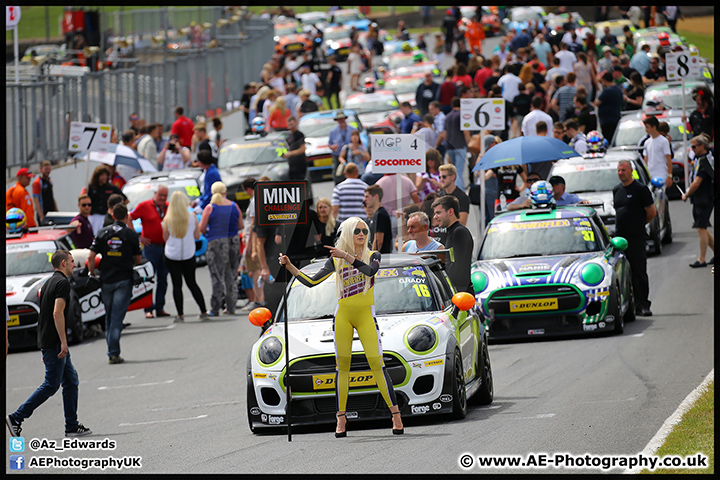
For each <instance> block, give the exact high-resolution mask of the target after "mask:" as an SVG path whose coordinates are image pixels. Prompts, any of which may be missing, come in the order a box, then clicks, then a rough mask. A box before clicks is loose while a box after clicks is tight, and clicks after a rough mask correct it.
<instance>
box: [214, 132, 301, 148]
mask: <svg viewBox="0 0 720 480" xmlns="http://www.w3.org/2000/svg"><path fill="white" fill-rule="evenodd" d="M286 135H287V132H270V133H268V134H267V135H265V136H264V137H259V138H252V139H245V137H233V138H229V139H227V140H225V141H224V142H223V147H226V146H227V145H229V144H233V143H256V142H268V141H272V140H283V141H285V136H286Z"/></svg>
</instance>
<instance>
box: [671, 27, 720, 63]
mask: <svg viewBox="0 0 720 480" xmlns="http://www.w3.org/2000/svg"><path fill="white" fill-rule="evenodd" d="M678 35H680V36H681V37H685V39H686V40H687V41H688V43H693V44H695V46H696V47H698V50H700V56H702V57H705V58H707V60H708V62H709V63H714V62H715V37H714V35H707V34H703V33H695V32H689V31H687V30H678Z"/></svg>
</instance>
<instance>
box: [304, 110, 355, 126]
mask: <svg viewBox="0 0 720 480" xmlns="http://www.w3.org/2000/svg"><path fill="white" fill-rule="evenodd" d="M337 111H338V110H326V111H324V112H311V113H306V114H304V115H303V116H302V117H301V118H300V122H299V123H302V121H303V120H305V119H318V118H335V113H337ZM342 111H343V113H344V114H345V115H347V116H350V115H355V116H356V117H357V112H356V111H355V110H352V109H349V108H343V110H342Z"/></svg>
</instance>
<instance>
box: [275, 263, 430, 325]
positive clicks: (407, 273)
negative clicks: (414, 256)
mask: <svg viewBox="0 0 720 480" xmlns="http://www.w3.org/2000/svg"><path fill="white" fill-rule="evenodd" d="M373 290H374V294H375V314H376V315H389V314H393V313H413V312H432V311H436V310H439V307H438V306H437V304H436V301H435V298H434V297H435V294H434V292H433V291H432V288H431V286H430V279H429V278H427V276H426V273H425V269H424V268H423V267H420V266H409V267H396V268H381V269H380V270H379V271H378V273H377V274H376V275H375V288H374V289H373ZM361 295H362V294H361ZM336 307H337V293H336V288H335V274H334V273H333V274H331V275H330V276H329V277H328V278H327V279H326V280H325V281H323V282H322V283H320V284H318V285H316V286H315V287H313V288H308V287H306V286H304V285H303V284H301V283H300V282H299V281H297V280H294V281H293V283H292V285H291V287H290V294H289V295H288V317H289V318H290V321H291V322H292V321H297V320H311V319H318V318H332V317H333V315H334V314H335V308H336Z"/></svg>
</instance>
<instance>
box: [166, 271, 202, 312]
mask: <svg viewBox="0 0 720 480" xmlns="http://www.w3.org/2000/svg"><path fill="white" fill-rule="evenodd" d="M165 264H166V265H167V268H168V270H169V271H170V278H171V280H172V286H173V300H174V301H175V308H177V313H178V315H184V313H183V312H184V309H183V293H182V286H183V277H185V283H186V284H187V286H188V288H189V289H190V292H191V293H192V296H193V298H194V299H195V303H197V305H198V307H200V313H205V312H206V311H207V308H206V307H205V298H203V294H202V291H201V290H200V287H199V286H198V284H197V282H196V281H195V257H191V258H189V259H187V260H170V259H169V258H167V257H165Z"/></svg>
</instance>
